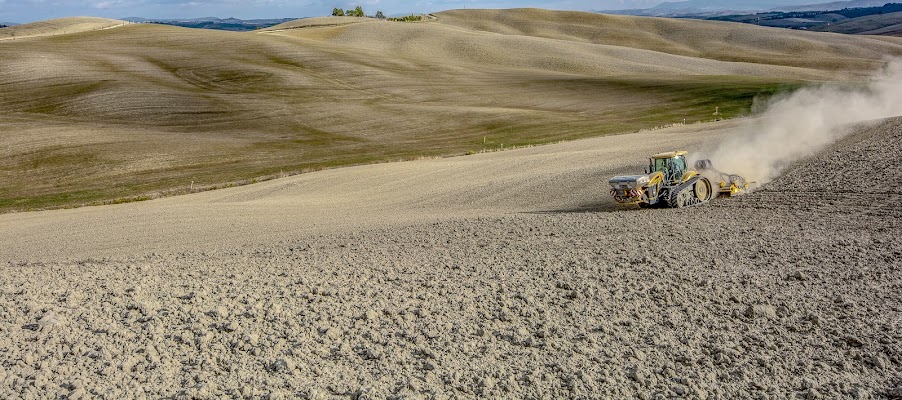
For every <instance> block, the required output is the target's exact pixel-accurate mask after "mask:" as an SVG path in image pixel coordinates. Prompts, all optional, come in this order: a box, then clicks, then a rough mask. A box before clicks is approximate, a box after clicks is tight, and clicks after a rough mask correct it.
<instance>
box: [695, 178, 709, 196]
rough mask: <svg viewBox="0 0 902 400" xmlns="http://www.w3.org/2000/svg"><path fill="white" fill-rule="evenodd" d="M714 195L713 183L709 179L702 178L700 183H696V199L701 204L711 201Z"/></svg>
mask: <svg viewBox="0 0 902 400" xmlns="http://www.w3.org/2000/svg"><path fill="white" fill-rule="evenodd" d="M712 193H713V190H712V189H711V181H709V180H708V179H706V178H702V179H699V180H698V182H695V198H696V199H698V201H699V202H706V201H708V200H711V194H712Z"/></svg>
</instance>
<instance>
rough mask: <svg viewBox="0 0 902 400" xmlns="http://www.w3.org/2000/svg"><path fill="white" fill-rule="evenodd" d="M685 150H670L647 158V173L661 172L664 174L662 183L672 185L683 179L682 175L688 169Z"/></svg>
mask: <svg viewBox="0 0 902 400" xmlns="http://www.w3.org/2000/svg"><path fill="white" fill-rule="evenodd" d="M686 154H688V153H687V152H685V151H670V152H667V153H660V154H655V155H653V156H651V159H649V171H648V172H649V173H655V172H661V173H663V174H664V184H665V185H667V186H670V185H674V184H677V183H680V182H682V181H683V176H684V175H685V174H686V172H687V171H688V170H689V165H688V164H687V163H686Z"/></svg>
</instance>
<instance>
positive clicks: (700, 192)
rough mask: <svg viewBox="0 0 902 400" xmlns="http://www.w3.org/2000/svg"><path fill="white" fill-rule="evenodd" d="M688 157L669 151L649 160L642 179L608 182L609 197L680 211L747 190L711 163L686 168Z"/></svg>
mask: <svg viewBox="0 0 902 400" xmlns="http://www.w3.org/2000/svg"><path fill="white" fill-rule="evenodd" d="M687 154H688V152H686V151H671V152H666V153H660V154H655V155H653V156H651V158H650V159H649V162H648V164H649V165H648V168H647V169H646V171H645V175H626V176H615V177H613V178H611V179H610V181H608V183H610V185H611V195H612V196H613V197H614V200H615V201H616V202H617V203H620V204H627V205H633V204H634V205H638V206H639V207H642V208H645V207H651V206H656V207H670V208H682V207H691V206H697V205H700V204H705V203H707V202H709V201H710V200H711V199H712V198H714V197H716V196H734V195H737V194H739V193H740V192H742V191H743V190H745V189H748V187H749V184H748V182H746V180H745V178H743V177H741V176H739V175H731V174H725V173H723V172H720V171H718V170H716V169H714V168H713V167H712V166H711V161H710V160H698V161H696V162H695V165H694V166H693V168H689V164H688V162H687V161H686V155H687ZM712 181H714V182H716V183H717V184H716V185H714V184H712Z"/></svg>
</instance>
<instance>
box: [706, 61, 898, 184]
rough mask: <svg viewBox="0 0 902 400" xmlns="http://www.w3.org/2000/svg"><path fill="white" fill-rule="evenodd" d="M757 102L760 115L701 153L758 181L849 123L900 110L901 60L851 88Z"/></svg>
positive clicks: (815, 89)
mask: <svg viewBox="0 0 902 400" xmlns="http://www.w3.org/2000/svg"><path fill="white" fill-rule="evenodd" d="M756 107H764V109H765V111H764V112H763V114H762V115H761V117H760V118H757V119H756V120H755V122H753V123H751V124H749V125H748V126H747V127H746V128H743V129H741V130H739V131H738V132H737V133H736V134H735V135H733V136H731V137H729V138H728V139H726V140H724V141H723V142H722V143H721V144H720V145H719V146H718V147H717V148H716V149H715V150H714V151H713V152H710V153H708V154H707V157H703V158H710V159H711V161H712V163H713V164H714V167H716V168H717V169H719V170H721V171H724V172H728V173H732V174H738V175H743V176H745V177H746V179H748V180H749V181H753V182H756V183H757V184H759V185H760V184H762V183H766V182H768V181H770V180H771V179H773V178H774V177H776V176H777V175H778V174H780V172H781V171H782V170H783V168H785V167H786V166H787V165H788V164H789V163H792V162H793V161H796V160H798V159H800V158H803V157H806V156H809V155H812V154H814V153H815V152H817V151H818V150H820V149H823V148H824V147H826V146H827V145H830V144H831V143H833V142H835V141H836V140H837V139H839V138H841V137H842V136H843V135H845V134H847V133H848V132H850V131H851V128H852V126H851V125H852V124H855V123H860V122H864V121H870V120H875V119H880V118H887V117H893V116H899V115H902V59H899V60H893V61H890V62H887V63H886V64H885V65H884V66H883V68H881V69H880V70H879V71H878V72H877V73H875V74H874V75H873V76H872V77H871V78H870V79H869V80H868V81H867V82H866V83H865V84H862V85H857V86H856V87H855V88H840V87H835V86H818V87H809V88H804V89H801V90H798V91H795V92H793V93H791V94H789V95H787V96H780V97H777V98H774V99H772V100H770V101H768V102H767V103H765V104H763V105H762V104H757V105H756Z"/></svg>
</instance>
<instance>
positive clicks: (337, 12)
mask: <svg viewBox="0 0 902 400" xmlns="http://www.w3.org/2000/svg"><path fill="white" fill-rule="evenodd" d="M332 16H333V17H360V18H363V17H366V16H367V15H366V13H364V12H363V7H360V6H357V7H355V8H354V9H350V8H349V9H347V10H342V9H341V8H340V7H335V8H333V9H332ZM376 18H379V19H383V18H385V16H384V15H382V11H376Z"/></svg>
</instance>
